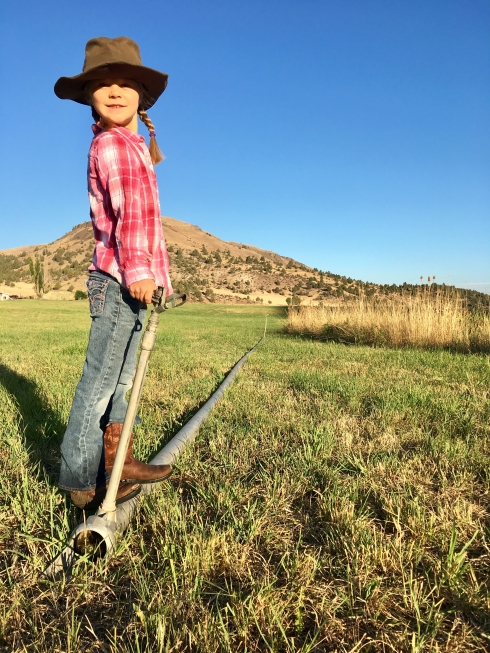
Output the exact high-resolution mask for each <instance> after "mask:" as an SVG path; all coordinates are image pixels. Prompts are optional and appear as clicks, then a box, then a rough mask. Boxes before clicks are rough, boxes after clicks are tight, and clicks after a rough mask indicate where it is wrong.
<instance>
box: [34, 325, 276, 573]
mask: <svg viewBox="0 0 490 653" xmlns="http://www.w3.org/2000/svg"><path fill="white" fill-rule="evenodd" d="M266 332H267V316H266V318H265V327H264V334H263V336H262V338H260V340H259V341H258V342H257V343H256V344H255V345H254V346H253V347H252V348H251V349H249V350H248V351H247V353H246V354H245V355H244V356H243V357H242V358H240V360H239V361H238V362H237V363H236V364H235V365H234V367H233V368H232V369H231V370H230V372H229V373H228V375H227V376H226V378H225V380H224V381H223V382H222V383H221V385H220V386H219V387H218V389H217V390H216V391H215V392H214V393H213V394H212V395H211V397H210V398H209V399H208V400H207V401H206V403H205V404H204V406H202V408H200V409H199V410H198V411H197V413H196V414H195V415H194V416H193V417H191V419H190V420H189V421H188V422H187V424H186V425H185V426H183V427H182V428H181V429H180V431H179V432H178V433H176V434H175V435H174V437H173V438H172V439H171V440H170V442H168V443H167V444H166V445H165V446H164V447H163V449H162V450H161V451H159V452H158V453H157V455H156V456H155V457H154V458H153V459H152V460H151V461H150V465H170V464H172V463H173V462H174V461H175V460H176V459H177V458H178V457H179V456H180V454H181V453H182V451H183V450H184V449H185V447H186V446H187V445H188V444H190V443H191V442H193V441H194V440H195V438H196V436H197V434H198V432H199V428H200V427H201V425H202V424H203V422H204V421H205V420H206V419H207V418H208V416H209V414H210V412H211V410H212V408H213V406H214V405H215V403H216V402H217V401H218V399H220V398H221V397H222V396H223V394H224V392H225V390H226V389H227V388H228V387H229V386H230V385H231V384H232V382H233V380H234V379H235V377H236V375H237V374H238V371H239V370H240V368H241V367H243V365H244V364H245V362H246V360H247V358H248V357H249V356H250V354H253V352H254V351H255V350H256V349H257V347H258V346H259V345H260V344H261V342H262V341H263V340H264V338H265V334H266ZM157 485H159V483H147V484H144V485H143V486H142V489H141V492H140V494H139V495H138V496H136V497H134V499H131V500H130V501H126V502H125V503H122V504H120V505H119V506H116V510H115V514H114V516H115V520H114V519H113V518H112V517H111V518H106V516H105V515H98V514H97V515H92V516H90V517H88V519H87V520H86V521H84V522H83V523H81V524H79V525H78V526H77V527H76V528H75V530H74V531H73V532H72V533H71V535H70V537H69V539H68V544H67V546H66V547H65V548H64V549H63V551H61V553H60V554H59V555H58V556H57V557H56V558H55V559H54V560H53V561H52V562H51V564H50V565H49V567H48V568H47V569H46V571H45V572H44V574H45V575H46V576H48V577H50V578H54V579H56V578H59V577H61V576H63V575H64V576H67V577H69V576H70V573H71V569H72V567H73V564H74V562H75V560H76V558H77V556H78V555H83V554H85V552H86V551H87V550H88V549H89V548H93V549H94V550H95V552H96V555H97V557H105V558H109V557H110V556H111V555H112V554H113V552H114V549H115V547H116V541H117V537H118V536H119V535H121V534H122V533H124V531H125V530H126V528H127V527H128V526H129V522H130V521H131V517H132V516H133V513H134V511H135V510H136V508H137V506H138V504H139V502H140V498H141V497H142V496H143V495H148V494H150V493H151V492H152V491H153V490H154V489H155V487H156V486H157Z"/></svg>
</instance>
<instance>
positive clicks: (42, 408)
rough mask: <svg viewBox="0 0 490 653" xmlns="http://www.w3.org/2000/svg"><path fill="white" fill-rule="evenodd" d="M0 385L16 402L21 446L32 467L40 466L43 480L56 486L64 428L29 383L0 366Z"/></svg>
mask: <svg viewBox="0 0 490 653" xmlns="http://www.w3.org/2000/svg"><path fill="white" fill-rule="evenodd" d="M0 383H1V384H2V385H3V386H4V388H5V389H6V390H7V392H8V393H9V394H10V395H11V396H12V397H13V398H14V399H15V400H16V403H17V406H18V408H19V412H20V414H21V420H22V422H21V425H20V426H21V428H20V431H21V432H23V435H24V440H25V445H26V448H27V451H28V453H29V456H30V458H31V461H32V463H33V464H38V463H39V464H40V465H41V467H42V468H43V469H44V471H45V472H46V477H47V480H48V482H49V483H50V484H52V485H57V481H58V473H59V464H60V454H59V448H60V442H61V439H62V436H63V433H64V432H65V429H66V424H65V422H63V421H62V420H61V419H60V415H59V414H58V413H57V412H56V411H54V410H53V409H52V408H51V406H50V404H49V402H48V400H47V399H46V398H45V397H44V396H43V394H42V391H41V390H40V389H39V387H38V386H37V385H36V383H34V382H33V381H32V380H31V379H29V378H27V377H25V376H23V375H22V374H19V373H18V372H14V370H11V369H10V368H9V367H7V366H6V365H3V364H2V363H0Z"/></svg>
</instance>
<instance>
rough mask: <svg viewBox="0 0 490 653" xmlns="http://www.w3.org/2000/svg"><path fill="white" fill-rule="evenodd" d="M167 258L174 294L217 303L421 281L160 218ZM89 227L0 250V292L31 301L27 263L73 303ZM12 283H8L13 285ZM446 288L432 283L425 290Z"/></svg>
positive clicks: (325, 298)
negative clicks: (314, 259) (365, 275)
mask: <svg viewBox="0 0 490 653" xmlns="http://www.w3.org/2000/svg"><path fill="white" fill-rule="evenodd" d="M162 224H163V229H164V232H165V238H166V241H167V247H168V251H169V256H170V276H171V279H172V283H173V286H174V288H175V289H176V290H180V291H182V292H186V293H187V294H188V296H189V298H190V300H191V301H201V302H220V303H266V304H274V305H283V306H286V304H287V303H299V302H305V301H306V302H312V303H318V302H328V303H329V304H332V303H334V304H335V303H339V302H342V301H346V300H349V299H354V298H355V297H357V296H359V295H360V294H362V295H363V296H365V297H368V298H369V297H376V298H378V299H382V298H383V297H385V296H390V295H391V296H396V295H397V294H400V293H416V292H419V291H420V289H421V288H424V287H425V288H426V289H427V288H428V287H429V286H428V285H427V284H425V285H424V284H416V285H414V284H407V283H404V284H402V285H399V286H397V285H396V284H391V285H389V284H384V285H383V284H374V283H370V282H364V281H359V280H355V279H351V278H350V277H345V276H341V275H338V274H334V273H333V272H328V271H322V270H318V269H316V268H310V267H308V266H307V265H305V264H304V263H300V262H298V261H295V260H294V259H291V258H289V257H287V256H282V255H280V254H276V253H275V252H272V251H269V250H265V249H261V248H260V247H256V246H255V245H243V244H241V243H237V242H227V241H224V240H221V239H220V238H218V237H217V236H214V235H213V234H211V233H209V232H208V231H204V230H203V229H201V228H200V227H198V226H196V225H192V224H190V223H189V222H183V221H181V220H177V219H175V218H170V217H162ZM93 247H94V239H93V231H92V225H91V223H90V222H84V223H82V224H78V225H76V226H75V227H73V229H71V230H70V231H69V232H68V233H66V234H65V235H64V236H61V238H58V239H57V240H55V241H54V242H52V243H49V244H45V245H31V246H26V247H16V248H14V249H10V250H3V251H1V252H0V291H2V292H7V293H10V294H16V295H19V296H21V297H32V296H35V290H34V285H33V283H32V280H31V274H30V270H29V259H30V258H31V259H32V260H33V262H34V263H35V259H38V261H39V263H36V265H38V266H39V267H40V268H41V270H42V275H43V289H44V291H43V293H41V294H43V295H44V296H45V297H46V298H47V299H73V298H74V292H75V291H77V290H81V291H85V290H86V288H85V280H86V278H87V274H88V273H87V268H88V266H89V265H90V262H91V260H92V256H93ZM2 282H3V284H2ZM13 284H14V285H13ZM436 288H444V289H446V290H449V291H450V292H452V291H453V290H456V289H454V287H452V286H444V285H442V286H438V285H437V284H436V283H432V284H431V289H433V290H435V289H436ZM459 292H460V293H462V294H464V296H465V297H466V298H467V299H468V305H469V306H470V307H473V306H476V307H479V306H480V307H485V308H486V309H488V307H489V306H490V295H486V294H484V293H480V292H477V291H474V290H466V291H459Z"/></svg>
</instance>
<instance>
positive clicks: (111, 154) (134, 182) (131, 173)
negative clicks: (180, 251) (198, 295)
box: [88, 125, 173, 294]
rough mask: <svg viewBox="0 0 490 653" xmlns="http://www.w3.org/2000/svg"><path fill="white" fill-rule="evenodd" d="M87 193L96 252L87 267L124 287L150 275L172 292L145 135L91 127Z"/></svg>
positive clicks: (158, 204)
mask: <svg viewBox="0 0 490 653" xmlns="http://www.w3.org/2000/svg"><path fill="white" fill-rule="evenodd" d="M92 129H93V131H94V138H93V140H92V145H91V146H90V151H89V155H88V194H89V199H90V217H91V218H92V225H93V228H94V237H95V251H94V258H93V261H92V265H91V266H90V268H89V270H102V271H103V272H107V273H108V274H110V275H111V276H113V277H114V278H115V279H117V280H118V281H119V283H120V284H121V285H122V286H124V287H126V288H128V287H129V286H130V285H131V284H132V283H134V282H135V281H140V280H141V279H154V281H155V283H156V284H157V286H165V288H166V289H167V294H171V293H172V292H173V290H172V283H171V281H170V276H169V260H168V253H167V248H166V245H165V237H164V235H163V229H162V222H161V219H160V203H159V201H158V187H157V179H156V175H155V171H154V169H153V164H152V162H151V158H150V153H149V151H148V148H147V147H146V143H145V139H144V138H143V136H139V135H138V134H135V133H133V132H132V131H130V130H129V129H126V128H125V127H113V128H112V129H110V130H108V131H103V130H102V129H100V128H99V127H97V126H95V125H94V126H93V127H92Z"/></svg>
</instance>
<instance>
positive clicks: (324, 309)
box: [287, 291, 490, 352]
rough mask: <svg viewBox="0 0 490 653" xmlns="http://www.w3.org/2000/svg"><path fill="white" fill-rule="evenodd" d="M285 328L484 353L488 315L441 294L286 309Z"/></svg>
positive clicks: (489, 333) (488, 348) (489, 336)
mask: <svg viewBox="0 0 490 653" xmlns="http://www.w3.org/2000/svg"><path fill="white" fill-rule="evenodd" d="M287 329H288V331H289V332H290V333H299V334H302V335H306V334H309V335H314V336H317V337H320V338H325V339H327V340H335V341H337V342H346V343H357V344H369V345H389V346H394V347H409V346H419V347H425V348H439V347H445V348H450V349H454V350H456V351H464V352H490V318H489V315H488V313H487V314H485V313H484V312H471V311H470V310H469V309H468V306H467V302H466V300H465V299H464V298H463V297H461V296H459V295H455V294H450V293H447V292H443V291H437V292H430V291H425V292H420V293H419V294H417V295H408V294H407V295H403V296H401V297H396V298H393V299H391V300H387V301H376V300H374V301H373V300H368V299H366V298H365V297H363V296H361V297H360V298H359V299H357V300H356V301H355V302H354V303H349V304H341V305H339V306H325V305H320V306H299V307H291V308H290V309H289V312H288V326H287Z"/></svg>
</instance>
